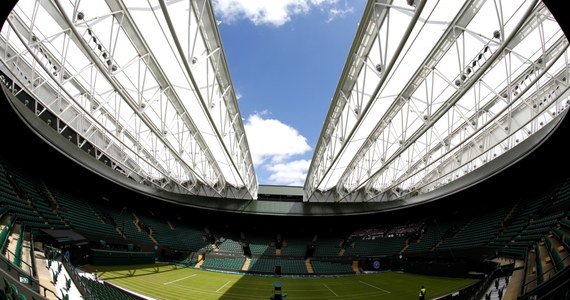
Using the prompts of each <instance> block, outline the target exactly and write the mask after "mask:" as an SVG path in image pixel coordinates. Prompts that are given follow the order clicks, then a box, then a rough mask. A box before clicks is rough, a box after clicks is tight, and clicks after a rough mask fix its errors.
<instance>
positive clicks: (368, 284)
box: [358, 280, 390, 294]
mask: <svg viewBox="0 0 570 300" xmlns="http://www.w3.org/2000/svg"><path fill="white" fill-rule="evenodd" d="M358 282H360V283H362V284H366V285H367V286H369V287H371V288H375V289H377V290H380V291H382V292H385V293H388V294H390V292H388V291H387V290H384V289H381V288H379V287H377V286H373V285H371V284H370V283H366V282H364V281H360V280H359V281H358Z"/></svg>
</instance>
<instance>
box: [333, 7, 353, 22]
mask: <svg viewBox="0 0 570 300" xmlns="http://www.w3.org/2000/svg"><path fill="white" fill-rule="evenodd" d="M353 12H354V8H352V7H345V8H331V9H330V10H329V18H328V19H327V23H328V22H332V21H334V20H336V19H338V18H342V17H343V16H345V15H346V14H351V13H353Z"/></svg>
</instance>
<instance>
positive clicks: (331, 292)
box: [323, 283, 338, 297]
mask: <svg viewBox="0 0 570 300" xmlns="http://www.w3.org/2000/svg"><path fill="white" fill-rule="evenodd" d="M323 285H324V286H325V287H326V288H327V289H328V290H329V291H331V293H333V294H334V295H335V296H337V297H338V295H337V294H336V293H335V292H334V291H333V290H331V288H330V287H328V286H327V285H326V284H324V283H323Z"/></svg>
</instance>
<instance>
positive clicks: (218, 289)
mask: <svg viewBox="0 0 570 300" xmlns="http://www.w3.org/2000/svg"><path fill="white" fill-rule="evenodd" d="M230 282H232V281H231V280H228V282H226V284H224V285H222V286H221V287H220V288H219V289H217V290H216V293H218V292H219V291H220V290H221V289H223V288H224V287H225V286H226V285H228V284H229V283H230Z"/></svg>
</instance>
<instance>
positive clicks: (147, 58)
mask: <svg viewBox="0 0 570 300" xmlns="http://www.w3.org/2000/svg"><path fill="white" fill-rule="evenodd" d="M7 23H8V24H9V26H4V27H3V30H2V35H1V37H0V38H1V40H0V43H1V47H2V49H1V51H2V52H1V62H2V65H1V69H2V71H3V72H4V73H5V74H8V76H10V77H11V78H12V79H13V80H14V81H16V82H18V84H19V85H20V86H21V87H22V88H23V90H24V91H25V92H26V93H28V94H30V95H32V96H33V97H34V99H36V100H38V102H39V105H41V107H42V108H41V109H38V110H36V114H37V115H38V116H40V117H41V115H42V114H44V113H49V114H50V115H54V116H56V119H57V120H54V121H56V122H57V127H56V128H57V130H58V131H60V132H63V131H64V130H65V129H67V128H70V129H72V131H73V132H74V133H75V134H74V136H72V137H70V140H72V139H73V141H75V142H76V145H77V147H79V148H85V147H84V146H85V145H86V144H89V147H88V148H89V151H93V155H94V156H95V157H96V158H100V157H105V159H106V160H107V159H108V160H110V161H105V163H106V164H108V165H109V166H112V167H113V168H114V169H116V170H118V171H120V172H121V173H123V174H124V175H125V176H127V177H129V178H131V179H133V180H136V181H138V182H141V183H144V184H147V185H153V186H156V187H159V188H161V189H165V190H168V191H174V192H180V193H189V194H194V195H201V196H213V197H227V198H245V199H256V198H257V189H258V184H257V178H256V175H255V171H254V167H253V163H252V160H251V156H250V151H249V148H248V143H247V139H246V136H245V131H244V128H243V124H242V119H241V116H240V113H239V109H238V107H237V99H236V96H235V94H234V90H233V86H232V82H231V79H230V75H229V71H228V68H227V64H226V61H225V56H224V53H223V49H222V47H221V42H220V38H219V33H218V31H217V25H216V23H215V18H214V16H213V12H212V7H211V4H210V2H209V1H199V0H198V1H188V2H165V1H145V2H140V1H121V0H116V1H115V0H107V1H97V2H96V1H79V0H77V1H60V0H53V1H43V0H28V1H20V2H19V3H18V5H17V6H16V8H15V9H14V10H13V12H12V13H11V14H10V16H9V17H8V20H7ZM174 24H184V26H175V25H174Z"/></svg>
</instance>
